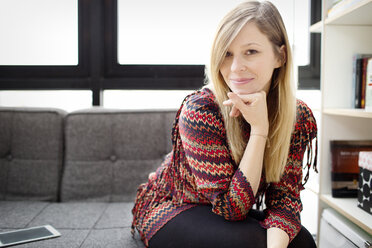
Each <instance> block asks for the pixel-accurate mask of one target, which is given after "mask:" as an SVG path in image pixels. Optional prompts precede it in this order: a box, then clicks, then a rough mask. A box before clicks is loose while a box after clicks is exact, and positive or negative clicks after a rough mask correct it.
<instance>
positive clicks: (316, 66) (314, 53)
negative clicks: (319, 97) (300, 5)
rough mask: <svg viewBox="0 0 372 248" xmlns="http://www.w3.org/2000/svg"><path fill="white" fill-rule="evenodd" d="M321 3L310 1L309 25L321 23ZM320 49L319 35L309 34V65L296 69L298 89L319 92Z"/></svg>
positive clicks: (316, 0) (318, 0) (317, 0)
mask: <svg viewBox="0 0 372 248" xmlns="http://www.w3.org/2000/svg"><path fill="white" fill-rule="evenodd" d="M321 5H322V3H321V1H320V0H311V6H310V23H311V25H313V24H315V23H317V22H319V21H321V9H322V6H321ZM320 49H321V34H320V33H310V63H309V65H307V66H299V67H298V89H299V90H320Z"/></svg>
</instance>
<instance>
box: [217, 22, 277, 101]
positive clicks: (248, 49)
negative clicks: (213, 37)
mask: <svg viewBox="0 0 372 248" xmlns="http://www.w3.org/2000/svg"><path fill="white" fill-rule="evenodd" d="M280 50H281V51H280V52H281V53H282V52H284V46H282V47H281V48H280ZM280 66H281V60H280V59H279V58H278V57H277V56H276V55H275V54H274V51H273V45H272V43H271V42H270V41H269V39H268V38H267V37H266V35H264V34H263V33H261V32H260V30H259V29H258V28H257V26H256V24H255V23H253V22H248V23H247V24H246V25H245V26H244V27H243V28H242V30H241V31H240V32H239V34H238V35H237V36H236V37H235V39H234V40H233V41H232V43H231V45H230V46H229V48H228V50H227V53H226V56H225V59H224V61H223V62H222V65H221V68H220V72H221V74H222V76H223V78H224V80H225V82H226V84H227V85H228V86H229V88H230V90H231V91H232V92H234V93H236V94H252V93H255V92H259V91H262V90H264V91H265V92H266V93H268V92H269V89H270V83H271V77H272V75H273V71H274V69H275V68H278V67H280Z"/></svg>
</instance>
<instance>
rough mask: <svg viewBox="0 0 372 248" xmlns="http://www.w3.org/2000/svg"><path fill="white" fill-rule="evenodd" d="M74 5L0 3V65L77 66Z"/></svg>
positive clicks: (23, 0) (69, 1)
mask: <svg viewBox="0 0 372 248" xmlns="http://www.w3.org/2000/svg"><path fill="white" fill-rule="evenodd" d="M77 3H78V1H77V0H64V1H60V0H31V1H30V0H9V1H5V0H2V1H0V32H1V39H0V54H1V56H0V65H77V64H78V11H77V9H78V8H77V7H78V6H77V5H78V4H77Z"/></svg>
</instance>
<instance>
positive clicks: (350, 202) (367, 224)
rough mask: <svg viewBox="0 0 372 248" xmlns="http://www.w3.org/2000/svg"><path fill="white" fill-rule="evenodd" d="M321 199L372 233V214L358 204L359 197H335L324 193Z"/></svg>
mask: <svg viewBox="0 0 372 248" xmlns="http://www.w3.org/2000/svg"><path fill="white" fill-rule="evenodd" d="M320 200H321V201H322V202H324V203H326V204H327V205H329V206H330V207H332V208H334V209H335V210H336V211H337V212H339V213H340V214H342V215H343V216H344V217H346V218H347V219H349V220H350V221H351V222H353V223H354V224H356V225H357V226H359V227H360V228H361V229H363V230H364V231H366V232H367V233H368V234H370V235H372V215H371V214H368V213H367V212H365V211H363V210H362V209H360V208H359V207H358V206H357V203H358V199H357V198H333V197H332V196H331V195H330V194H323V195H320Z"/></svg>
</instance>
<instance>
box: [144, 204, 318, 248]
mask: <svg viewBox="0 0 372 248" xmlns="http://www.w3.org/2000/svg"><path fill="white" fill-rule="evenodd" d="M263 218H264V216H263V213H262V212H261V211H256V210H251V211H250V213H249V216H248V217H247V218H246V219H245V220H243V221H226V220H225V219H224V218H223V217H221V216H218V215H216V214H214V213H213V212H212V211H211V207H210V206H202V205H201V206H196V207H194V208H191V209H189V210H186V211H184V212H182V213H181V214H179V215H178V216H176V217H175V218H173V219H172V220H170V221H169V222H168V223H167V224H166V225H165V226H164V227H163V228H161V229H160V230H159V231H158V232H157V233H156V234H155V235H154V236H153V237H152V238H151V240H150V242H149V247H150V248H166V247H172V248H173V247H177V248H182V247H192V248H198V247H205V248H209V247H213V248H218V247H224V248H226V247H239V248H240V247H247V248H249V247H254V248H260V247H266V229H264V228H262V227H261V225H260V224H259V220H262V219H263ZM288 247H301V248H307V247H309V248H310V247H316V245H315V242H314V239H313V237H312V236H311V234H310V233H309V232H308V231H307V230H306V229H305V228H304V227H302V229H301V231H300V232H299V234H298V235H297V236H296V237H295V238H294V240H293V241H292V242H291V243H290V244H289V246H288Z"/></svg>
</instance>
